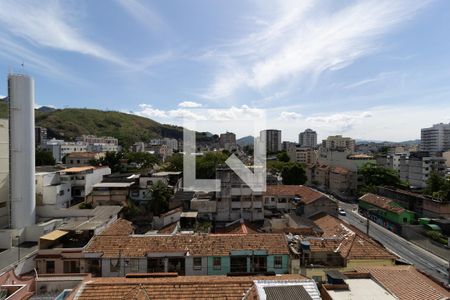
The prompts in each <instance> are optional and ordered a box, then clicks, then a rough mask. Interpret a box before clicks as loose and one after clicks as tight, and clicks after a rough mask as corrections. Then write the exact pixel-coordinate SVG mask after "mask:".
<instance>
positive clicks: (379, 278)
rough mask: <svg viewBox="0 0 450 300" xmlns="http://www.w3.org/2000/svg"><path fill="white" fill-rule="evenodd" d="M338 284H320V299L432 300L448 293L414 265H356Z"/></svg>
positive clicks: (446, 295) (449, 295) (448, 295)
mask: <svg viewBox="0 0 450 300" xmlns="http://www.w3.org/2000/svg"><path fill="white" fill-rule="evenodd" d="M341 275H342V277H341V278H342V279H341V281H340V282H333V281H334V280H328V283H325V284H323V285H322V289H321V292H322V299H329V300H341V299H346V300H359V299H385V300H390V299H392V300H394V299H400V300H411V299H420V300H434V299H447V298H449V297H450V293H449V291H448V290H446V289H445V288H444V287H442V286H440V285H439V284H437V283H436V282H434V281H433V280H432V279H430V278H429V277H428V276H426V275H425V274H423V273H422V272H419V271H417V269H416V268H415V267H414V266H409V265H405V266H400V265H399V266H372V265H366V266H358V267H355V270H353V271H346V272H343V273H342V274H341Z"/></svg>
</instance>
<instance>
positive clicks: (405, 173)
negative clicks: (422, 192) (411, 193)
mask: <svg viewBox="0 0 450 300" xmlns="http://www.w3.org/2000/svg"><path fill="white" fill-rule="evenodd" d="M399 169H400V179H402V180H405V181H408V182H409V185H410V186H411V187H415V188H425V187H426V186H427V180H428V178H429V176H430V173H431V172H432V171H436V172H438V173H440V174H442V175H444V174H445V158H443V157H436V156H432V155H431V154H430V152H426V151H419V152H411V153H410V154H409V156H408V155H407V154H404V155H402V156H401V157H400V168H399Z"/></svg>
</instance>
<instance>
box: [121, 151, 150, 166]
mask: <svg viewBox="0 0 450 300" xmlns="http://www.w3.org/2000/svg"><path fill="white" fill-rule="evenodd" d="M125 158H126V159H127V160H128V163H132V162H133V163H136V164H139V165H141V167H142V168H150V167H152V166H153V165H154V164H156V163H158V158H157V157H156V156H155V155H153V154H151V153H147V152H128V153H126V154H125Z"/></svg>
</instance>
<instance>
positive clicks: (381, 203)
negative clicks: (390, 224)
mask: <svg viewBox="0 0 450 300" xmlns="http://www.w3.org/2000/svg"><path fill="white" fill-rule="evenodd" d="M359 200H361V201H364V202H366V203H369V204H372V205H374V206H376V207H379V208H382V209H384V210H388V211H390V212H393V213H396V214H401V213H403V212H404V211H405V209H404V208H403V207H401V206H399V205H398V204H397V203H395V202H394V200H392V199H390V198H387V197H382V196H378V195H375V194H372V193H367V194H365V195H363V196H362V197H360V198H359Z"/></svg>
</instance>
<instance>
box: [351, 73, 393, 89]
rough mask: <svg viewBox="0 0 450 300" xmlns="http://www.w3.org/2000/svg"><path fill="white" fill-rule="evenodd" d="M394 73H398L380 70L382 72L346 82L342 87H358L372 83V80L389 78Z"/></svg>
mask: <svg viewBox="0 0 450 300" xmlns="http://www.w3.org/2000/svg"><path fill="white" fill-rule="evenodd" d="M396 74H398V73H396V72H382V73H380V74H378V75H376V76H374V77H371V78H366V79H362V80H360V81H357V82H354V83H351V84H348V85H346V86H344V88H346V89H353V88H357V87H360V86H363V85H366V84H369V83H374V82H378V81H383V80H386V79H390V78H392V77H394V76H395V75H396Z"/></svg>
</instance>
